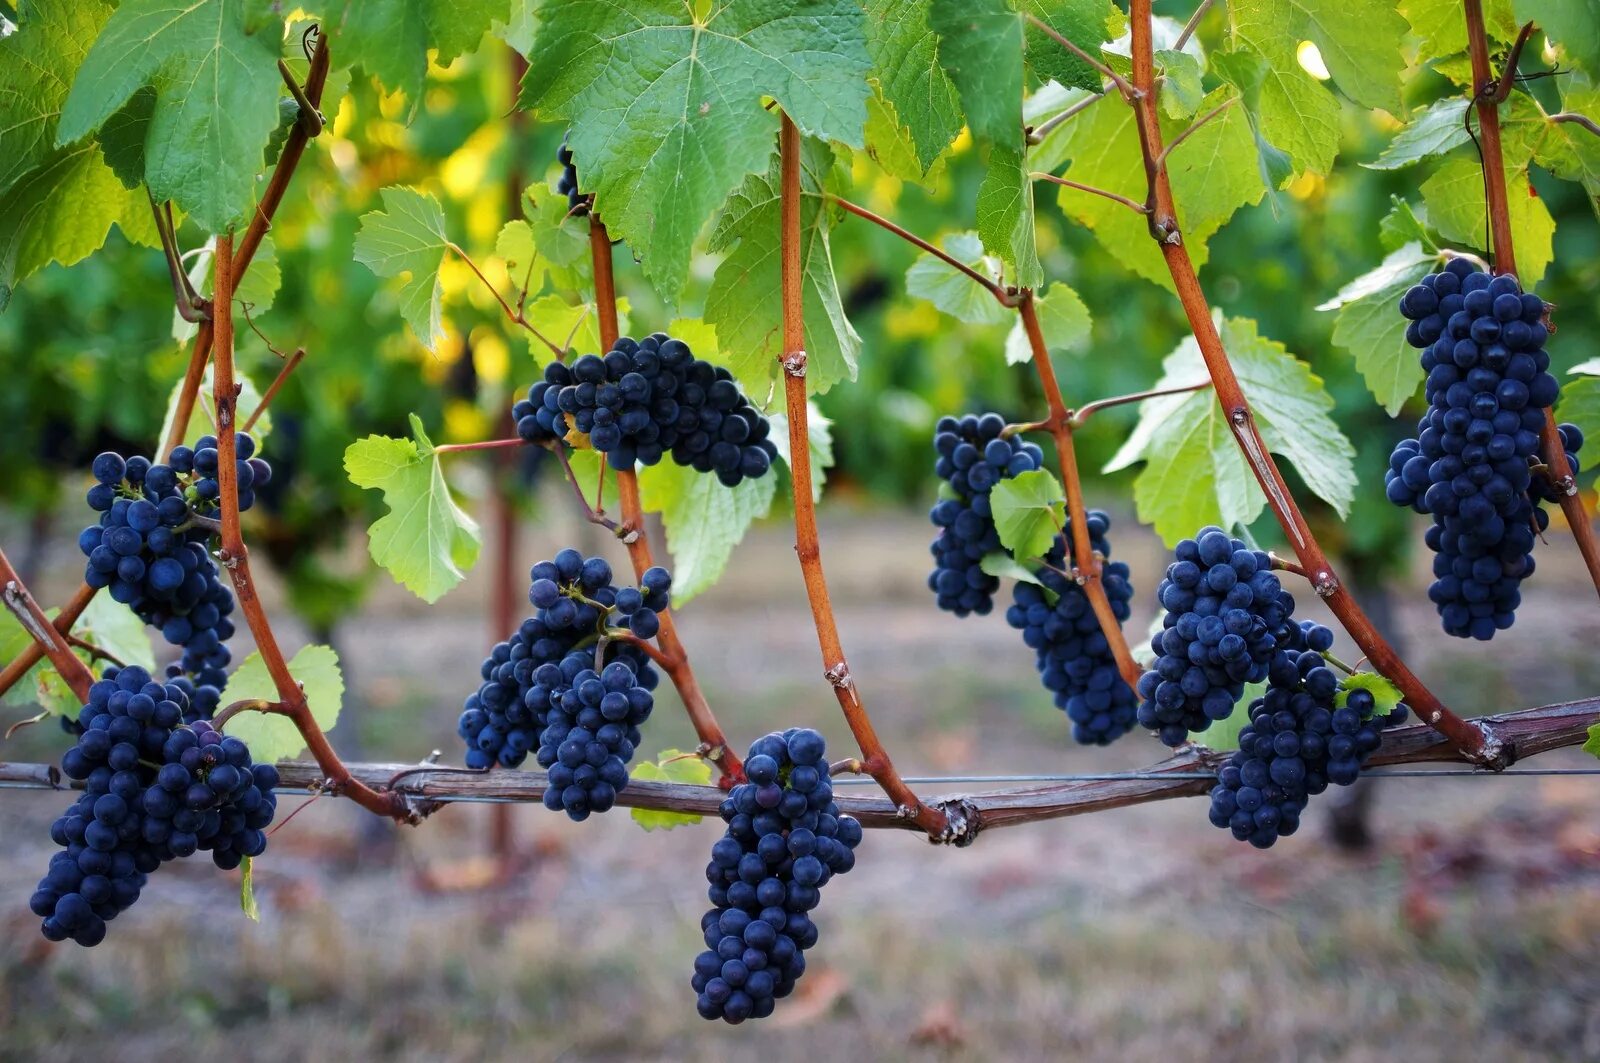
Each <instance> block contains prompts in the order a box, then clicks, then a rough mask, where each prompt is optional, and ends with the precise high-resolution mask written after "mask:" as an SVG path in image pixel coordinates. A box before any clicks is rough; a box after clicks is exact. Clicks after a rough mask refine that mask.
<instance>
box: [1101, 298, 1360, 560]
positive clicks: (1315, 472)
mask: <svg viewBox="0 0 1600 1063" xmlns="http://www.w3.org/2000/svg"><path fill="white" fill-rule="evenodd" d="M1220 331H1221V334H1222V343H1223V347H1224V348H1225V349H1226V350H1227V352H1228V357H1229V360H1230V361H1231V362H1232V364H1233V368H1234V371H1235V373H1237V374H1238V377H1239V383H1240V385H1241V386H1242V387H1243V388H1244V393H1245V396H1246V397H1247V398H1248V399H1249V400H1250V405H1251V408H1252V410H1253V411H1254V414H1255V420H1256V426H1257V428H1258V429H1259V430H1260V432H1261V437H1262V440H1263V441H1264V442H1265V443H1266V445H1267V449H1268V450H1270V451H1271V452H1272V453H1274V454H1277V455H1279V456H1281V457H1284V458H1286V459H1288V460H1289V462H1290V463H1291V464H1293V465H1294V467H1295V469H1296V471H1297V472H1299V474H1300V478H1301V479H1302V480H1303V481H1304V482H1305V484H1306V486H1307V487H1309V488H1310V489H1311V490H1312V491H1313V492H1314V493H1316V494H1317V495H1318V496H1319V497H1320V498H1322V499H1323V500H1324V501H1325V502H1327V503H1328V504H1329V505H1330V506H1332V507H1333V508H1334V510H1335V512H1337V513H1339V514H1340V515H1341V516H1344V515H1347V514H1348V513H1349V512H1350V504H1351V501H1352V500H1353V497H1354V490H1355V484H1356V472H1355V447H1353V446H1352V445H1351V443H1350V440H1349V439H1347V438H1346V437H1345V435H1344V433H1343V432H1342V431H1341V430H1340V429H1339V426H1338V425H1337V424H1335V423H1334V421H1333V418H1332V417H1330V416H1329V411H1330V410H1332V409H1333V397H1332V396H1331V395H1329V394H1328V392H1327V389H1326V388H1325V387H1324V385H1323V382H1322V379H1321V378H1320V377H1318V376H1316V375H1315V374H1314V373H1312V372H1311V369H1310V367H1309V366H1307V365H1306V364H1305V363H1304V362H1302V361H1300V360H1299V359H1297V358H1295V357H1294V356H1293V355H1292V354H1290V353H1289V352H1288V350H1287V349H1286V348H1285V347H1284V346H1283V345H1282V344H1280V343H1277V342H1274V341H1273V340H1269V339H1267V338H1265V337H1264V336H1262V335H1261V334H1260V333H1259V332H1258V331H1257V329H1256V325H1255V322H1253V321H1250V320H1248V319H1245V318H1225V319H1223V320H1222V321H1221V325H1220ZM1162 369H1163V373H1162V377H1161V380H1160V381H1159V382H1158V383H1157V384H1156V387H1157V388H1169V387H1178V386H1182V385H1186V384H1190V383H1193V382H1194V381H1197V380H1204V379H1205V378H1206V371H1205V361H1204V359H1203V358H1201V356H1200V346H1199V344H1198V343H1196V342H1195V340H1194V337H1193V336H1190V337H1189V338H1187V339H1185V340H1184V341H1183V342H1182V343H1181V344H1179V345H1178V348H1177V350H1175V351H1173V352H1172V353H1171V354H1169V355H1168V356H1167V357H1166V359H1165V360H1164V361H1163V362H1162ZM1138 461H1144V462H1146V465H1145V468H1144V469H1143V470H1142V471H1141V472H1140V473H1139V476H1138V478H1137V479H1136V480H1135V481H1134V503H1135V505H1136V507H1137V509H1138V512H1139V518H1140V519H1141V520H1143V521H1145V522H1147V523H1150V524H1152V525H1154V526H1155V530H1156V533H1157V534H1158V535H1160V536H1161V537H1162V539H1163V540H1165V541H1166V543H1167V545H1169V546H1171V545H1173V544H1175V543H1176V542H1177V541H1178V540H1179V539H1181V538H1183V537H1184V536H1185V535H1189V534H1192V533H1193V532H1194V530H1195V529H1196V528H1198V527H1200V526H1202V525H1205V524H1220V525H1222V526H1223V527H1225V528H1227V527H1232V526H1233V525H1235V524H1242V525H1247V526H1248V525H1249V524H1250V523H1251V522H1252V521H1254V520H1255V519H1256V517H1258V516H1260V514H1261V511H1262V510H1263V508H1265V506H1266V497H1265V496H1264V495H1263V494H1262V493H1261V488H1260V487H1259V486H1258V485H1257V483H1256V480H1255V477H1254V476H1253V475H1252V473H1251V471H1250V466H1249V464H1248V463H1247V462H1246V460H1245V458H1244V455H1243V453H1242V452H1241V450H1240V448H1239V446H1238V444H1237V443H1236V442H1235V440H1234V438H1233V433H1232V431H1230V429H1229V426H1228V423H1227V418H1226V417H1225V416H1224V414H1223V412H1222V407H1221V405H1220V404H1219V403H1218V402H1217V398H1216V396H1215V395H1214V394H1213V393H1212V392H1211V390H1210V389H1202V390H1200V391H1194V392H1186V393H1182V394H1177V395H1163V396H1160V397H1158V398H1154V399H1147V400H1145V401H1144V402H1143V403H1141V404H1140V405H1139V422H1138V424H1137V425H1136V426H1135V427H1134V430H1133V432H1132V434H1131V435H1130V436H1129V437H1128V440H1127V442H1125V443H1124V444H1123V446H1122V449H1121V450H1119V451H1118V452H1117V454H1116V455H1115V456H1114V457H1113V458H1112V459H1111V461H1110V462H1108V463H1107V464H1106V466H1105V471H1106V472H1114V471H1116V470H1118V469H1124V468H1127V467H1128V466H1130V465H1132V464H1134V463H1135V462H1138Z"/></svg>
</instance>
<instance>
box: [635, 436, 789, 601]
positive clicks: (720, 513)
mask: <svg viewBox="0 0 1600 1063" xmlns="http://www.w3.org/2000/svg"><path fill="white" fill-rule="evenodd" d="M776 493H777V478H776V477H774V476H771V475H767V476H763V477H761V478H759V479H755V480H741V481H740V482H739V486H737V487H724V486H723V485H722V483H721V482H720V481H718V479H717V478H716V477H715V476H713V475H711V474H709V473H701V472H696V471H695V470H694V469H693V468H691V467H689V466H686V465H679V464H678V463H677V462H674V461H663V462H661V463H660V464H659V465H652V466H650V467H648V468H645V469H641V470H640V471H639V496H640V499H641V501H642V502H643V505H644V508H645V509H647V510H650V511H651V512H655V513H660V514H661V524H662V526H663V527H665V528H666V530H667V550H668V551H669V552H670V553H671V554H672V604H673V606H674V607H677V606H680V605H683V604H685V603H687V602H688V601H689V600H690V599H692V598H694V597H695V596H696V595H698V594H699V593H700V592H701V591H703V590H705V589H706V588H708V587H710V586H711V585H712V584H713V583H715V582H716V581H717V579H718V578H719V577H720V576H721V575H722V572H723V569H725V568H727V567H728V559H729V558H730V557H732V556H733V548H734V547H735V546H738V545H739V542H740V540H742V539H743V538H744V535H745V532H746V531H748V530H749V528H750V524H751V522H752V521H754V520H755V519H756V518H757V517H764V516H766V515H767V512H768V511H769V510H770V509H771V508H772V499H773V497H774V496H775V494H776Z"/></svg>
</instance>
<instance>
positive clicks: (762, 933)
mask: <svg viewBox="0 0 1600 1063" xmlns="http://www.w3.org/2000/svg"><path fill="white" fill-rule="evenodd" d="M826 752H827V750H826V747H825V745H824V743H823V740H822V736H821V735H820V734H818V733H817V732H816V731H813V730H810V729H796V728H791V729H789V730H787V731H784V732H783V733H781V734H778V733H773V734H769V735H767V736H765V737H763V738H759V739H757V740H756V741H755V742H754V743H753V744H752V745H751V746H750V755H749V756H748V757H747V758H746V759H745V762H744V772H745V777H746V778H747V779H748V780H749V781H748V782H744V783H740V784H739V785H738V786H735V787H734V788H733V790H732V791H731V792H730V793H729V794H728V796H727V798H726V799H724V800H723V802H722V808H721V813H722V818H723V820H724V821H725V822H726V823H727V824H728V829H727V832H726V833H725V834H724V835H723V836H722V838H721V839H719V840H718V841H717V843H716V844H715V845H713V846H712V847H711V862H710V863H709V864H708V865H707V866H706V879H707V881H709V882H710V883H711V887H710V889H709V890H707V893H708V894H709V896H710V898H711V903H712V905H713V907H712V908H711V910H710V911H708V912H706V914H705V916H704V918H702V919H701V920H700V929H701V930H702V931H703V932H704V934H705V942H706V951H704V952H702V953H700V955H698V956H696V957H695V961H694V978H693V980H692V984H693V986H694V991H695V993H696V994H698V999H697V1000H696V1007H697V1008H698V1010H699V1012H700V1014H701V1015H702V1016H703V1017H705V1018H707V1019H724V1020H726V1021H727V1022H730V1023H740V1022H743V1021H744V1020H745V1019H760V1018H765V1017H766V1016H768V1015H770V1014H772V1009H773V1007H774V1006H775V1004H776V1002H777V1000H778V998H780V997H785V996H788V995H789V993H791V992H792V991H793V990H794V986H795V982H796V981H797V980H798V979H799V977H800V976H801V974H803V973H804V972H805V969H806V962H805V950H806V949H808V948H810V947H811V946H812V945H814V944H816V941H817V927H816V924H815V923H813V922H812V921H811V917H810V916H809V915H807V914H806V913H807V912H809V911H811V909H813V908H815V907H816V906H817V902H818V901H819V900H820V899H821V896H822V894H821V888H822V886H824V885H825V884H826V883H827V881H828V879H829V878H831V877H832V876H834V875H842V874H844V873H845V872H847V871H849V870H850V869H851V868H852V867H854V866H855V852H854V850H855V847H856V845H857V844H859V843H860V841H861V824H860V823H858V822H856V820H854V819H852V818H851V817H849V816H846V815H843V814H841V813H840V812H839V806H838V805H837V804H835V803H834V800H833V783H832V781H831V780H830V779H829V777H828V760H827V757H826Z"/></svg>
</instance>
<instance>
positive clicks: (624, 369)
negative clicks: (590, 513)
mask: <svg viewBox="0 0 1600 1063" xmlns="http://www.w3.org/2000/svg"><path fill="white" fill-rule="evenodd" d="M511 415H512V417H513V418H514V419H515V420H516V422H517V432H518V434H519V435H521V437H522V438H523V439H525V440H527V441H528V442H530V443H547V442H550V441H552V440H556V439H561V438H564V437H565V436H566V434H567V432H568V431H569V430H576V431H577V432H579V433H582V434H584V435H587V436H588V437H589V442H590V443H591V444H592V445H593V446H594V448H595V449H596V450H598V451H601V452H602V453H604V454H605V455H606V457H607V460H608V461H609V462H610V464H611V467H612V468H614V469H632V468H633V466H634V463H635V462H639V463H642V464H644V465H654V464H656V463H657V462H659V461H660V460H661V459H662V457H663V456H664V455H671V457H672V460H673V461H675V462H677V463H678V464H679V465H687V466H690V467H692V468H694V469H695V470H696V471H697V472H714V473H716V475H717V479H718V480H719V481H721V482H722V483H723V484H725V485H727V486H728V487H734V486H737V485H738V484H739V482H740V481H742V480H745V479H755V478H757V477H760V476H765V475H766V473H767V470H768V469H769V468H771V467H772V462H773V460H774V459H775V458H777V456H778V448H777V446H776V444H774V443H773V441H772V440H771V439H770V438H768V437H769V435H770V434H771V431H772V425H771V424H770V422H768V420H767V419H766V417H764V416H762V414H761V412H760V411H759V410H757V409H756V408H755V407H754V406H752V405H751V404H750V400H749V399H747V398H745V396H744V394H743V393H742V392H741V391H740V390H739V385H738V384H736V383H735V382H734V380H733V375H732V374H731V373H729V372H728V371H727V370H726V369H724V368H722V367H721V366H714V365H712V364H711V363H710V362H707V361H704V360H703V359H699V358H696V357H695V356H694V354H693V353H692V352H691V351H690V350H689V345H688V344H686V343H684V342H683V341H682V340H675V339H673V338H671V337H670V336H668V335H667V334H666V333H664V332H657V333H654V334H652V335H650V336H646V337H645V338H644V339H642V340H637V341H636V340H634V339H632V338H631V337H628V336H624V337H622V338H621V339H619V340H617V342H616V343H615V344H613V345H612V348H611V350H610V351H608V352H607V353H606V355H605V357H604V358H602V357H599V356H598V355H592V354H588V355H584V356H583V357H582V358H579V359H578V360H577V361H575V362H573V363H572V365H571V366H570V367H569V366H567V365H566V364H564V363H562V362H551V363H550V364H549V365H548V366H546V367H545V372H544V379H543V380H541V381H539V382H538V383H536V384H534V385H533V387H531V388H529V389H528V397H527V398H526V399H522V400H519V401H518V402H517V403H516V404H515V405H514V406H513V407H512V408H511Z"/></svg>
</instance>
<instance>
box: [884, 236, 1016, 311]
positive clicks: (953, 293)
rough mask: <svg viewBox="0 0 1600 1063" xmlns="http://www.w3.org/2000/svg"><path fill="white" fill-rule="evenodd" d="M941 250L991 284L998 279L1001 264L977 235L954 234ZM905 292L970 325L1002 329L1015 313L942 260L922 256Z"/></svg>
mask: <svg viewBox="0 0 1600 1063" xmlns="http://www.w3.org/2000/svg"><path fill="white" fill-rule="evenodd" d="M939 246H940V247H941V248H942V249H943V250H944V251H945V252H946V253H947V254H949V255H950V257H951V258H954V259H955V260H956V261H958V262H961V263H964V264H965V265H968V266H971V267H972V268H973V269H975V270H977V271H978V272H979V273H981V274H982V275H983V276H985V277H988V278H989V279H990V280H998V279H999V268H998V267H999V263H998V262H996V261H995V260H994V259H991V258H986V257H985V256H984V253H983V241H982V240H980V239H979V238H978V234H977V233H972V232H962V233H951V234H949V235H948V236H946V237H944V239H942V240H940V241H939ZM906 291H907V292H909V293H910V294H912V295H914V296H916V297H917V298H919V299H926V300H928V302H930V303H932V304H933V305H934V306H936V307H938V308H939V309H940V310H942V311H943V312H944V313H946V314H949V315H950V316H951V317H953V318H956V319H957V320H959V321H965V322H967V323H968V324H970V325H1000V324H1004V323H1005V322H1007V321H1010V320H1011V319H1012V317H1013V316H1014V315H1015V313H1016V311H1014V310H1008V309H1007V308H1006V307H1003V306H1001V305H1000V303H999V301H998V300H997V299H995V297H994V296H993V295H991V294H990V293H989V291H988V289H986V288H984V287H983V286H982V285H980V284H978V283H977V282H976V281H974V280H973V279H972V278H971V277H969V276H967V275H966V274H965V273H962V272H961V271H960V270H958V269H956V268H955V267H954V266H951V265H949V264H948V263H946V262H945V261H944V260H943V259H940V258H937V257H935V256H933V255H930V254H928V253H927V252H923V253H922V254H920V255H918V256H917V260H916V261H915V262H913V263H912V264H911V268H910V269H908V270H906Z"/></svg>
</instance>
